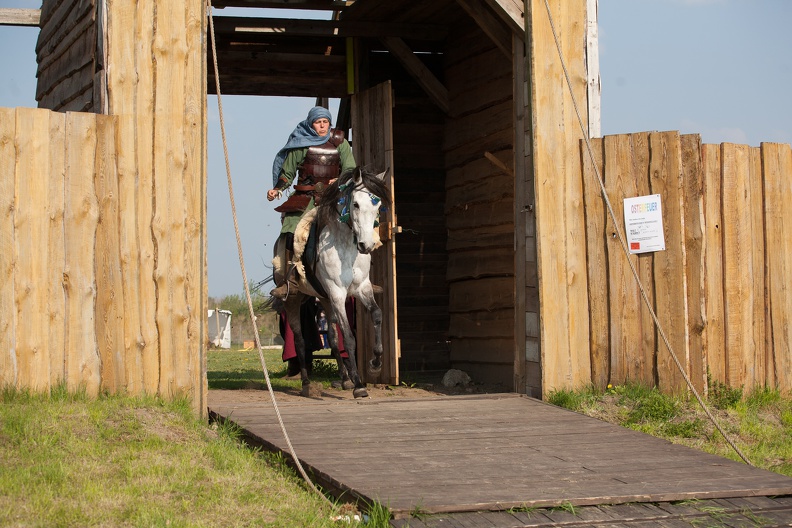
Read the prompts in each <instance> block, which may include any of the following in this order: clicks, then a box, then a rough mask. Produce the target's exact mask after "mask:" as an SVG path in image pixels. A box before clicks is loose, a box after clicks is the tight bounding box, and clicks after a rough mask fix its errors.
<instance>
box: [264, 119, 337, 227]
mask: <svg viewBox="0 0 792 528" xmlns="http://www.w3.org/2000/svg"><path fill="white" fill-rule="evenodd" d="M328 136H329V139H328V140H327V142H326V143H324V144H322V145H319V146H317V147H308V151H307V152H306V153H305V159H304V160H303V162H302V164H300V166H299V167H298V168H297V183H296V184H295V185H294V193H292V195H291V196H289V199H288V200H286V201H285V202H283V203H282V204H281V205H279V206H278V207H276V208H275V210H276V211H278V212H281V213H288V212H300V211H304V210H305V208H306V207H308V204H309V203H310V201H311V198H312V197H313V199H314V203H316V204H318V203H319V197H320V196H321V194H322V191H323V190H324V188H325V186H327V185H328V184H329V183H330V180H332V179H333V178H338V175H339V173H340V171H341V155H340V154H339V153H338V146H339V145H340V144H341V143H343V141H344V132H343V131H342V130H336V129H334V128H331V129H330V132H329V133H328Z"/></svg>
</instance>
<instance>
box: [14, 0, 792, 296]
mask: <svg viewBox="0 0 792 528" xmlns="http://www.w3.org/2000/svg"><path fill="white" fill-rule="evenodd" d="M39 6H40V0H0V7H26V8H38V7H39ZM221 15H222V13H221ZM599 20H600V25H599V36H600V41H599V44H600V70H601V75H602V132H603V134H618V133H628V132H643V131H650V130H679V131H680V132H682V133H698V134H701V136H702V140H703V141H704V142H705V143H721V142H734V143H745V144H749V145H753V146H758V145H759V143H761V142H763V141H771V142H782V143H792V100H791V99H790V96H789V95H788V94H789V93H790V92H791V91H792V90H791V89H790V86H792V31H790V29H789V28H790V25H792V1H790V0H600V1H599ZM37 35H38V30H37V29H36V28H17V27H6V26H2V27H0V50H2V52H0V72H1V73H0V106H4V107H14V106H30V107H35V106H36V102H35V89H36V79H35V73H36V62H35V51H34V50H35V43H36V37H37ZM219 67H220V69H221V70H222V68H223V65H222V64H220V65H219ZM221 89H222V87H221ZM222 102H223V113H224V121H225V126H226V136H227V141H228V149H229V156H230V165H231V175H232V179H233V186H234V199H235V204H236V208H237V215H238V222H239V226H240V233H241V239H242V245H243V248H244V260H245V267H246V272H247V276H248V279H250V280H252V281H258V280H262V279H264V278H266V277H267V275H268V274H269V270H268V265H269V260H270V258H271V251H272V250H271V247H272V242H273V241H274V240H275V238H276V236H277V233H278V230H279V227H280V226H279V224H280V220H279V217H278V215H277V213H275V212H274V211H273V210H272V207H273V204H272V203H269V202H267V200H266V197H265V194H266V191H267V189H269V188H270V186H271V183H272V182H271V166H272V159H273V158H274V156H275V153H276V152H277V150H278V149H279V148H280V147H281V146H282V145H283V143H284V142H285V140H286V137H287V136H288V134H289V132H291V130H292V128H293V127H294V125H295V124H296V123H297V122H298V121H300V120H302V119H304V118H305V116H306V114H307V112H308V110H309V109H310V107H311V106H313V102H314V101H313V99H305V98H266V97H260V98H259V97H240V96H227V97H223V98H222ZM207 107H208V110H209V137H208V143H209V146H208V150H209V153H208V157H209V184H208V208H209V215H208V219H209V225H208V228H207V229H208V237H209V241H208V246H209V254H208V262H209V295H211V296H222V295H225V294H230V293H241V292H242V278H241V277H242V275H241V272H240V270H239V258H238V256H237V255H238V254H237V246H236V239H235V236H234V230H233V221H232V216H231V209H230V201H229V198H228V186H227V180H226V171H225V161H224V156H223V147H222V141H221V137H220V132H219V119H218V112H217V98H216V97H214V96H210V97H209V100H208V104H207ZM336 110H337V102H336V103H334V104H332V105H331V111H332V112H333V115H336Z"/></svg>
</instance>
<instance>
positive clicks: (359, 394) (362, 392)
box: [352, 387, 368, 398]
mask: <svg viewBox="0 0 792 528" xmlns="http://www.w3.org/2000/svg"><path fill="white" fill-rule="evenodd" d="M352 396H354V397H355V398H368V391H367V390H366V388H365V387H358V388H357V389H355V390H353V391H352Z"/></svg>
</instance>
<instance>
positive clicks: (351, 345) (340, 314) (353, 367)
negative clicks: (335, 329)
mask: <svg viewBox="0 0 792 528" xmlns="http://www.w3.org/2000/svg"><path fill="white" fill-rule="evenodd" d="M344 293H345V292H344ZM332 303H333V314H334V316H335V319H336V322H337V323H338V326H339V327H340V328H341V334H342V335H343V336H344V348H345V349H346V352H347V355H348V356H349V358H348V360H347V362H346V364H347V371H348V372H349V377H350V379H351V380H352V383H354V384H355V388H354V389H353V390H352V395H353V396H354V397H355V398H366V397H368V391H367V390H366V386H365V385H364V384H363V381H362V380H361V379H360V374H359V373H358V369H357V362H356V361H355V350H356V348H357V342H356V340H355V333H354V332H353V331H352V327H351V326H350V324H349V319H347V315H346V307H345V304H346V295H345V294H344V295H337V296H333V299H332Z"/></svg>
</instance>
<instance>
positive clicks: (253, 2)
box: [212, 0, 355, 11]
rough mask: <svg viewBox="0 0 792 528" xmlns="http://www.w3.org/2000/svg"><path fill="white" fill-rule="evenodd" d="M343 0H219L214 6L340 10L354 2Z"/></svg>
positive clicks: (218, 7)
mask: <svg viewBox="0 0 792 528" xmlns="http://www.w3.org/2000/svg"><path fill="white" fill-rule="evenodd" d="M354 3H355V2H354V1H341V0H217V1H213V2H212V7H215V8H217V9H223V8H224V7H253V8H257V9H310V10H312V11H338V10H343V9H344V8H345V7H349V6H350V5H352V4H354Z"/></svg>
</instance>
